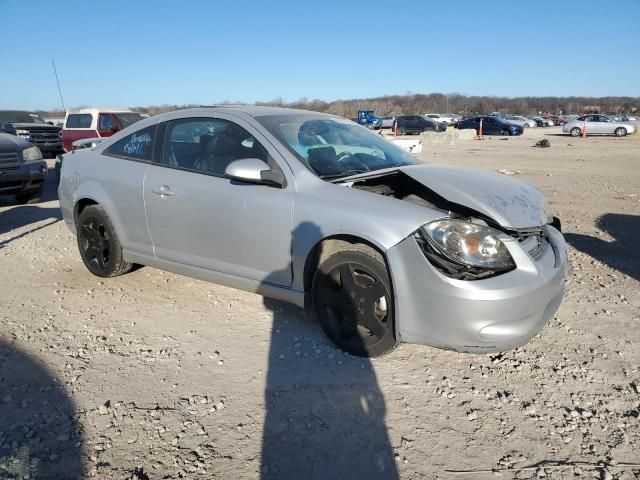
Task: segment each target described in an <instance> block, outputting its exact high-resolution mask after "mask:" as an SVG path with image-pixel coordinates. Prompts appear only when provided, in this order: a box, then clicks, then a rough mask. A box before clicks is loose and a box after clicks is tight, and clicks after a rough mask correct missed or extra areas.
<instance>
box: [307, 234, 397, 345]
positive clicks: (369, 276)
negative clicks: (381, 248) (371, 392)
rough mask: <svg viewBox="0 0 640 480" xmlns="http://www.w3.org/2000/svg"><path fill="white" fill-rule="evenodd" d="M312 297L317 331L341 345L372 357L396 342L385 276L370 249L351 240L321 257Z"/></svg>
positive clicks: (378, 258)
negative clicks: (326, 256)
mask: <svg viewBox="0 0 640 480" xmlns="http://www.w3.org/2000/svg"><path fill="white" fill-rule="evenodd" d="M312 299H313V306H314V308H315V311H316V313H317V315H318V318H319V320H320V324H321V325H322V329H323V330H324V332H325V333H326V335H327V336H328V337H329V338H330V339H331V340H332V341H333V343H335V344H336V345H337V346H338V347H340V348H341V349H343V350H345V351H347V352H349V353H350V354H352V355H356V356H360V357H378V356H380V355H384V354H385V353H387V352H389V351H391V350H392V349H393V348H394V347H395V346H396V344H397V342H396V339H395V334H394V332H395V330H394V327H395V323H394V300H393V293H392V289H391V280H390V277H389V272H388V269H387V266H386V264H385V262H384V259H383V258H382V255H381V254H380V253H378V252H377V251H375V250H374V249H372V248H370V247H368V246H366V245H358V244H356V245H351V246H349V247H347V248H346V249H343V250H340V251H338V252H336V253H334V254H332V255H331V256H329V257H328V258H326V259H324V260H323V261H322V262H321V263H320V265H319V266H318V270H317V271H316V273H315V275H314V278H313V285H312Z"/></svg>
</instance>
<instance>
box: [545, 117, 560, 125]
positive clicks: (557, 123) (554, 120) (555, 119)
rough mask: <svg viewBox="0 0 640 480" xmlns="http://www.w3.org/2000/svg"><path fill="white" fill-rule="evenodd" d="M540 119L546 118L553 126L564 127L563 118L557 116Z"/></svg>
mask: <svg viewBox="0 0 640 480" xmlns="http://www.w3.org/2000/svg"><path fill="white" fill-rule="evenodd" d="M542 118H546V119H547V120H551V121H552V122H553V125H564V124H565V120H564V118H563V117H561V116H559V115H545V116H544V117H542Z"/></svg>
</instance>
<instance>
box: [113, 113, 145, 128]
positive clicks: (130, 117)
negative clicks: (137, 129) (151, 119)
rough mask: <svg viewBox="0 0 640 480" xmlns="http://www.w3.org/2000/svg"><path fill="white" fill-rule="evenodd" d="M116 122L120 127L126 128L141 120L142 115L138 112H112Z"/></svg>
mask: <svg viewBox="0 0 640 480" xmlns="http://www.w3.org/2000/svg"><path fill="white" fill-rule="evenodd" d="M114 115H115V116H116V118H117V119H118V122H120V125H121V126H122V128H127V127H128V126H129V125H133V124H134V123H136V122H137V121H139V120H142V119H143V118H144V117H143V116H142V115H141V114H139V113H114Z"/></svg>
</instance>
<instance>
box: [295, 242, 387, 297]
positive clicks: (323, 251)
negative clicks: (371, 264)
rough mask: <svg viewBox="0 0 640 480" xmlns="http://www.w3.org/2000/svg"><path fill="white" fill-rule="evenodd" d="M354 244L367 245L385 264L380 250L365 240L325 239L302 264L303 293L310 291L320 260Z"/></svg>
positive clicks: (316, 245)
mask: <svg viewBox="0 0 640 480" xmlns="http://www.w3.org/2000/svg"><path fill="white" fill-rule="evenodd" d="M354 244H361V245H367V246H369V247H371V248H372V249H373V250H375V251H376V252H378V253H379V254H380V255H381V256H382V258H383V260H384V262H385V264H387V258H386V256H385V254H384V252H383V251H382V250H380V248H378V247H377V246H376V245H374V244H373V243H371V242H369V241H367V240H365V239H364V238H361V237H357V236H355V235H334V236H332V237H327V238H324V239H322V240H320V241H319V242H318V243H316V244H315V245H314V247H313V248H312V249H311V251H310V252H309V255H307V260H306V261H305V264H304V291H305V292H310V291H311V284H312V283H313V276H314V275H315V273H316V270H317V269H318V265H320V262H322V260H324V259H325V258H327V257H329V256H330V255H332V254H333V253H335V252H337V251H339V250H342V249H344V247H345V246H347V245H354ZM387 268H388V264H387Z"/></svg>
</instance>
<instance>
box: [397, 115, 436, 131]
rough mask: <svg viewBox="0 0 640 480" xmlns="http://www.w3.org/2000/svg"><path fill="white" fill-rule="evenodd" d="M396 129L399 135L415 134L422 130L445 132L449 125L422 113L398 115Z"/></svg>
mask: <svg viewBox="0 0 640 480" xmlns="http://www.w3.org/2000/svg"><path fill="white" fill-rule="evenodd" d="M395 129H396V132H397V133H398V135H413V134H416V133H422V132H444V131H446V130H447V125H446V124H444V123H442V122H437V121H435V120H431V119H427V118H424V117H423V116H421V115H400V116H398V117H396V122H395Z"/></svg>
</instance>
